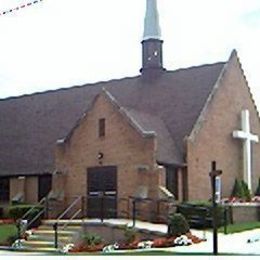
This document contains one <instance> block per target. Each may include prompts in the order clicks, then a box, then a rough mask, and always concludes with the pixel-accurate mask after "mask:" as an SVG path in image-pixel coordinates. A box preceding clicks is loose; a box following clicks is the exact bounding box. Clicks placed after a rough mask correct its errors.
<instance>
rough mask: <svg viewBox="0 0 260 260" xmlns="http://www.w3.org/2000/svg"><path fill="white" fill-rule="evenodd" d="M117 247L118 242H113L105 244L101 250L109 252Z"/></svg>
mask: <svg viewBox="0 0 260 260" xmlns="http://www.w3.org/2000/svg"><path fill="white" fill-rule="evenodd" d="M118 248H119V244H118V243H115V244H113V245H108V246H105V247H104V248H103V250H102V251H103V252H104V253H109V252H113V251H115V250H116V249H118Z"/></svg>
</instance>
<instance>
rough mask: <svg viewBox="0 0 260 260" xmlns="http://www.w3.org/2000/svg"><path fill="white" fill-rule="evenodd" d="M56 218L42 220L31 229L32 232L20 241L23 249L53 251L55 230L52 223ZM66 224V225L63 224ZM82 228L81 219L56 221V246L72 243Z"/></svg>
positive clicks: (54, 249) (60, 246)
mask: <svg viewBox="0 0 260 260" xmlns="http://www.w3.org/2000/svg"><path fill="white" fill-rule="evenodd" d="M54 223H56V220H43V221H42V225H40V226H39V227H38V228H37V229H33V230H32V234H31V235H30V236H29V237H28V238H27V240H26V241H23V242H22V247H23V248H24V249H25V250H28V251H33V252H39V253H40V252H55V251H57V249H56V248H55V231H54V230H53V224H54ZM65 224H67V225H66V226H64V225H65ZM81 230H82V221H81V220H73V221H72V222H71V221H69V220H62V221H59V223H58V248H62V247H63V246H64V245H66V244H69V243H72V242H73V241H74V240H75V238H77V236H78V235H79V233H80V232H81Z"/></svg>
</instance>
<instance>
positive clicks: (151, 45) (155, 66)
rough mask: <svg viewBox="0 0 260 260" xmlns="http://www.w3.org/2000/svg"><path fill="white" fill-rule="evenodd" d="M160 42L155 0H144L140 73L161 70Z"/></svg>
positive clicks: (161, 42)
mask: <svg viewBox="0 0 260 260" xmlns="http://www.w3.org/2000/svg"><path fill="white" fill-rule="evenodd" d="M162 44H163V41H162V40H161V29H160V24H159V14H158V10H157V0H146V14H145V19H144V34H143V41H142V48H143V49H142V51H143V62H142V69H141V72H142V73H144V72H145V71H148V70H149V71H158V70H163V62H162Z"/></svg>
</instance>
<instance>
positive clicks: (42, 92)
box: [0, 75, 140, 102]
mask: <svg viewBox="0 0 260 260" xmlns="http://www.w3.org/2000/svg"><path fill="white" fill-rule="evenodd" d="M138 77H140V75H136V76H129V77H124V78H119V79H110V80H102V81H97V82H93V83H85V84H83V85H74V86H68V87H61V88H57V89H49V90H43V91H37V92H33V93H30V94H22V95H18V96H10V97H6V98H0V102H1V101H8V100H12V99H20V98H26V97H32V96H36V95H44V94H49V93H55V92H60V91H69V90H71V89H79V88H84V87H91V86H95V85H98V84H109V83H112V82H117V81H121V80H128V79H134V78H138Z"/></svg>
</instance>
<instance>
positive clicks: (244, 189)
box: [231, 179, 251, 201]
mask: <svg viewBox="0 0 260 260" xmlns="http://www.w3.org/2000/svg"><path fill="white" fill-rule="evenodd" d="M231 196H232V197H235V198H240V199H242V200H245V201H250V200H251V194H250V191H249V189H248V186H247V184H246V183H245V182H244V181H243V180H237V179H236V180H235V184H234V187H233V191H232V194H231Z"/></svg>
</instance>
